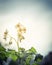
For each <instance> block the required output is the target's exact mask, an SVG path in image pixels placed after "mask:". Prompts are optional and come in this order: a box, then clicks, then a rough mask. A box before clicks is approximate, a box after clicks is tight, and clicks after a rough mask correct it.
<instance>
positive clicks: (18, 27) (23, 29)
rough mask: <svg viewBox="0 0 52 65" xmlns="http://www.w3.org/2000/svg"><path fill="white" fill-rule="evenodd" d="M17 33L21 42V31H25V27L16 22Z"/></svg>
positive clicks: (22, 37)
mask: <svg viewBox="0 0 52 65" xmlns="http://www.w3.org/2000/svg"><path fill="white" fill-rule="evenodd" d="M16 29H17V34H18V40H19V41H20V42H21V40H22V39H24V36H23V33H26V28H25V27H24V26H23V25H21V24H20V23H18V24H17V25H16Z"/></svg>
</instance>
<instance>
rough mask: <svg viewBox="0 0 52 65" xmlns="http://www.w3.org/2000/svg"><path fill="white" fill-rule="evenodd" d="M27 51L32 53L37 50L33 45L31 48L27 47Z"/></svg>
mask: <svg viewBox="0 0 52 65" xmlns="http://www.w3.org/2000/svg"><path fill="white" fill-rule="evenodd" d="M28 51H29V53H33V54H36V53H37V51H36V49H35V48H34V47H31V49H29V50H28Z"/></svg>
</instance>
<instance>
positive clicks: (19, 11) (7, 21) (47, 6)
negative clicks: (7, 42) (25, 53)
mask: <svg viewBox="0 0 52 65" xmlns="http://www.w3.org/2000/svg"><path fill="white" fill-rule="evenodd" d="M18 22H20V23H21V24H23V25H24V26H25V27H26V29H27V32H26V34H25V40H24V41H22V43H20V47H23V48H25V49H26V50H27V49H29V48H31V47H32V46H33V47H34V48H36V50H37V52H38V53H41V54H42V55H46V54H47V53H48V52H50V51H52V38H51V37H52V0H0V41H1V40H3V39H2V38H3V32H4V31H5V29H8V30H9V32H10V34H11V35H12V36H13V37H15V38H16V35H15V33H16V30H15V25H16V24H17V23H18ZM3 42H4V41H3ZM14 43H15V42H14ZM14 43H13V44H12V45H11V46H8V47H6V48H12V49H15V50H17V46H16V44H14ZM14 45H15V46H14Z"/></svg>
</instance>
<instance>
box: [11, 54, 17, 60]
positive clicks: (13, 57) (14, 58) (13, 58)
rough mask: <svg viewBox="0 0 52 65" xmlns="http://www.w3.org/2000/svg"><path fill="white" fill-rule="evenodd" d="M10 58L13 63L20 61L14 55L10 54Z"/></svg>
mask: <svg viewBox="0 0 52 65" xmlns="http://www.w3.org/2000/svg"><path fill="white" fill-rule="evenodd" d="M10 58H11V59H12V60H13V61H16V60H17V59H18V56H16V55H13V54H10Z"/></svg>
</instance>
